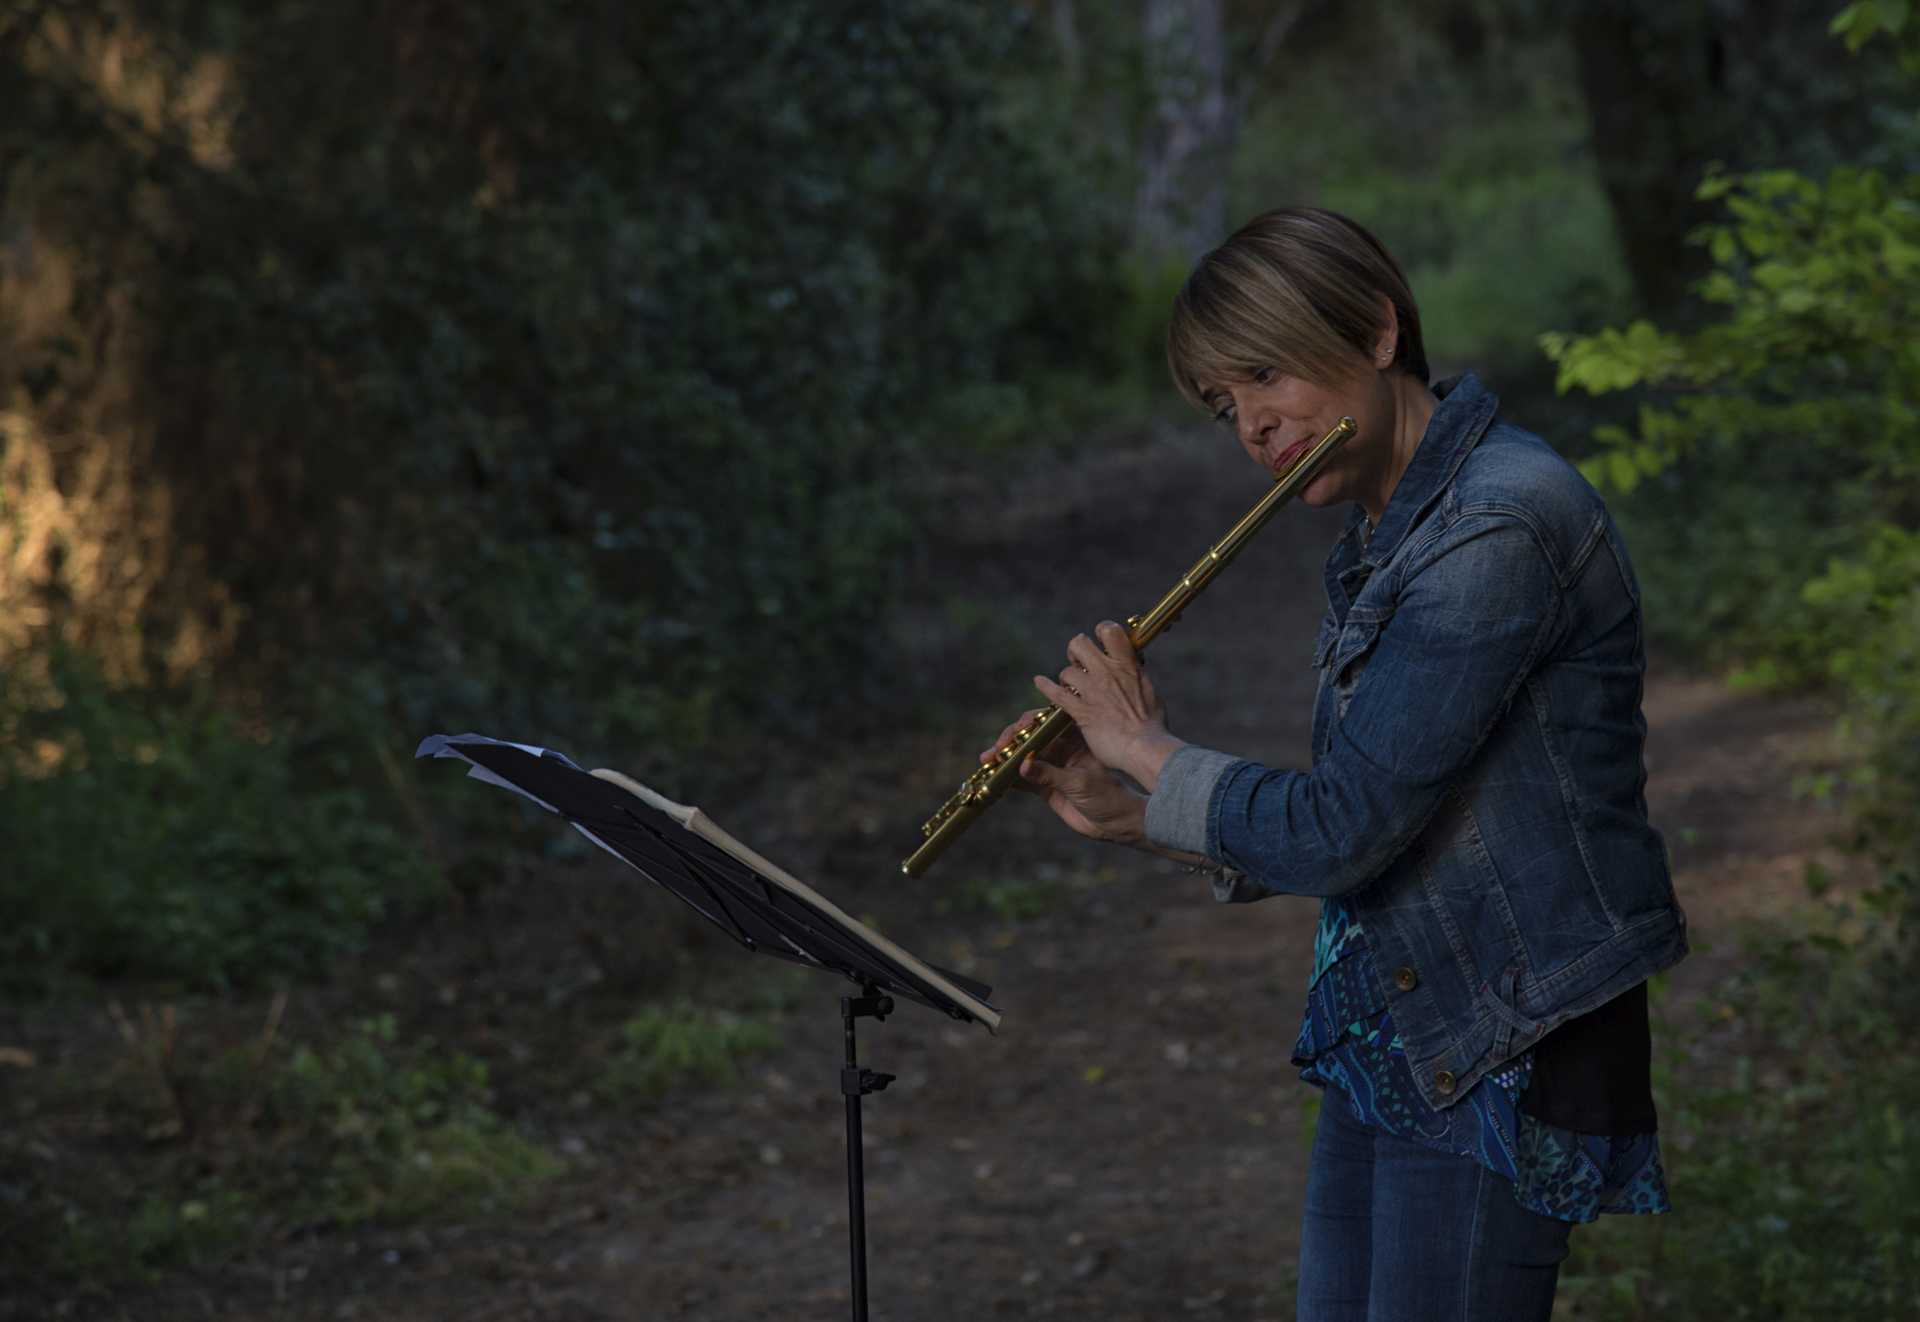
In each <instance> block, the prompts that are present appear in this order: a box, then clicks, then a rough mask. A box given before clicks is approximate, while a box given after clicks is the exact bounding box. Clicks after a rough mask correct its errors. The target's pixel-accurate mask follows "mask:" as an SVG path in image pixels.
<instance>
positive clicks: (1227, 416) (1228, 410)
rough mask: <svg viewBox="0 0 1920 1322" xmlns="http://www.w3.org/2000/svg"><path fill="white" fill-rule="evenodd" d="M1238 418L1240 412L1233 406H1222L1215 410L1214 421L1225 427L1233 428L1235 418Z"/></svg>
mask: <svg viewBox="0 0 1920 1322" xmlns="http://www.w3.org/2000/svg"><path fill="white" fill-rule="evenodd" d="M1237 416H1238V410H1236V409H1235V408H1234V406H1233V405H1231V404H1222V405H1221V406H1220V407H1219V408H1218V409H1216V410H1214V414H1213V420H1214V421H1215V422H1217V423H1219V424H1220V425H1221V426H1223V427H1231V426H1232V425H1233V420H1234V418H1235V417H1237Z"/></svg>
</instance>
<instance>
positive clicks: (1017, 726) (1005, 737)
mask: <svg viewBox="0 0 1920 1322" xmlns="http://www.w3.org/2000/svg"><path fill="white" fill-rule="evenodd" d="M1039 714H1040V709H1039V708H1038V707H1035V708H1032V709H1031V710H1029V711H1023V712H1021V713H1020V715H1019V716H1017V717H1015V718H1014V721H1013V724H1011V725H1009V726H1008V727H1007V728H1006V729H1004V730H1002V731H1001V732H1000V734H999V735H998V737H996V738H995V739H994V741H993V742H992V743H991V744H989V745H987V747H985V748H983V749H981V750H980V760H981V761H982V762H991V761H993V759H994V755H995V754H997V753H998V752H999V751H1000V750H1001V749H1003V748H1005V747H1006V746H1007V743H1008V741H1009V740H1011V739H1012V738H1013V736H1014V735H1016V734H1018V733H1019V732H1020V731H1021V729H1023V728H1024V727H1025V726H1026V725H1027V724H1028V723H1029V722H1030V721H1032V720H1033V718H1034V717H1036V716H1038V715H1039Z"/></svg>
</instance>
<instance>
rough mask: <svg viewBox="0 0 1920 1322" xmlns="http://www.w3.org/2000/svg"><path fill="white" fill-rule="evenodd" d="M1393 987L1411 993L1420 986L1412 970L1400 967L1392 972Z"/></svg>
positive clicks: (1418, 979) (1417, 977)
mask: <svg viewBox="0 0 1920 1322" xmlns="http://www.w3.org/2000/svg"><path fill="white" fill-rule="evenodd" d="M1393 985H1394V986H1396V987H1398V988H1399V989H1400V990H1401V991H1412V990H1413V989H1414V988H1415V987H1417V986H1419V985H1420V978H1419V976H1418V975H1417V974H1415V973H1414V971H1413V970H1412V969H1410V968H1406V967H1405V966H1402V967H1400V968H1397V969H1395V970H1394V971H1393Z"/></svg>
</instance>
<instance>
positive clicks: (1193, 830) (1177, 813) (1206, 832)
mask: <svg viewBox="0 0 1920 1322" xmlns="http://www.w3.org/2000/svg"><path fill="white" fill-rule="evenodd" d="M1243 760H1244V759H1242V758H1237V757H1232V756H1230V755H1228V754H1226V753H1216V752H1214V751H1213V750H1212V749H1211V748H1200V747H1198V746H1197V745H1194V744H1186V745H1184V746H1182V747H1180V748H1176V749H1174V750H1173V755H1172V756H1171V757H1169V758H1168V759H1167V760H1166V764H1165V765H1164V766H1162V767H1161V768H1160V779H1159V781H1158V783H1157V784H1156V785H1155V786H1154V790H1153V793H1152V794H1151V795H1150V796H1149V797H1148V799H1147V820H1146V832H1147V839H1149V840H1151V841H1153V843H1154V844H1156V845H1159V846H1161V847H1162V848H1163V849H1178V850H1182V851H1184V852H1186V853H1189V854H1205V855H1206V856H1207V857H1208V858H1214V859H1216V861H1217V854H1216V852H1215V850H1213V849H1209V848H1208V845H1209V844H1210V843H1212V842H1213V839H1214V838H1215V837H1214V833H1213V831H1212V825H1213V823H1212V820H1211V818H1212V811H1213V801H1214V792H1215V790H1216V789H1217V788H1218V787H1219V785H1220V782H1221V780H1222V779H1223V778H1225V776H1226V774H1227V771H1228V770H1229V769H1230V768H1232V767H1233V766H1234V765H1235V764H1236V763H1238V762H1241V761H1243Z"/></svg>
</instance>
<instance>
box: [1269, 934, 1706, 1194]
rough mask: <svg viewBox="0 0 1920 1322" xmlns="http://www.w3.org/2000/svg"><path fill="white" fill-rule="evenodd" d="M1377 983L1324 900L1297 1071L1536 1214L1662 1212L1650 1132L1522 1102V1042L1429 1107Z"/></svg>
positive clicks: (1367, 954) (1363, 953) (1529, 1065)
mask: <svg viewBox="0 0 1920 1322" xmlns="http://www.w3.org/2000/svg"><path fill="white" fill-rule="evenodd" d="M1378 987H1379V983H1378V981H1377V980H1376V978H1375V975H1374V967H1373V951H1372V949H1371V947H1369V946H1368V944H1367V941H1366V933H1365V932H1364V931H1363V930H1362V928H1361V925H1360V924H1359V923H1358V922H1355V921H1353V920H1352V918H1351V916H1350V915H1349V914H1348V913H1347V912H1346V910H1345V908H1344V906H1342V905H1341V904H1340V903H1339V902H1338V901H1337V900H1332V899H1329V900H1327V901H1325V902H1324V903H1323V904H1322V906H1321V910H1320V925H1319V928H1318V930H1317V931H1316V933H1315V935H1314V961H1313V976H1312V979H1311V980H1310V982H1309V985H1308V992H1307V1012H1306V1018H1305V1022H1303V1023H1302V1024H1301V1027H1300V1037H1299V1039H1298V1040H1297V1041H1296V1042H1295V1043H1294V1047H1293V1063H1294V1064H1295V1065H1298V1066H1300V1077H1301V1078H1302V1079H1304V1080H1306V1081H1307V1082H1308V1083H1311V1084H1315V1085H1316V1086H1320V1087H1325V1086H1328V1085H1332V1086H1335V1087H1338V1088H1340V1089H1341V1090H1342V1091H1343V1092H1344V1093H1345V1094H1346V1095H1347V1096H1348V1097H1349V1098H1350V1099H1351V1100H1352V1102H1353V1106H1354V1110H1355V1111H1356V1112H1357V1113H1358V1114H1359V1115H1360V1117H1361V1118H1362V1119H1363V1120H1365V1121H1366V1122H1367V1123H1368V1124H1370V1125H1373V1126H1374V1127H1375V1128H1377V1129H1380V1130H1382V1131H1383V1132H1385V1133H1388V1134H1392V1135H1394V1136H1396V1137H1399V1138H1404V1139H1407V1140H1409V1141H1411V1142H1414V1143H1418V1144H1420V1145H1421V1146H1423V1147H1428V1148H1434V1149H1437V1150H1439V1151H1442V1152H1451V1153H1455V1154H1457V1155H1459V1156H1464V1157H1469V1158H1471V1159H1473V1160H1474V1161H1477V1162H1479V1163H1480V1164H1481V1165H1482V1166H1485V1167H1486V1168H1487V1169H1488V1170H1490V1171H1492V1172H1494V1173H1495V1174H1496V1175H1500V1176H1502V1177H1504V1178H1506V1179H1509V1180H1511V1181H1513V1193H1514V1197H1515V1198H1516V1199H1518V1200H1519V1203H1520V1205H1521V1206H1522V1207H1525V1208H1527V1209H1529V1210H1530V1211H1534V1212H1538V1213H1540V1214H1541V1215H1543V1216H1551V1217H1557V1218H1559V1219H1560V1220H1562V1221H1574V1222H1585V1221H1592V1220H1594V1219H1595V1218H1597V1217H1598V1216H1600V1214H1602V1213H1604V1212H1624V1213H1633V1212H1665V1211H1669V1210H1671V1207H1670V1205H1669V1203H1668V1201H1667V1180H1666V1173H1665V1172H1664V1171H1663V1170H1662V1169H1661V1165H1660V1140H1659V1137H1658V1135H1656V1134H1653V1133H1645V1134H1608V1135H1596V1134H1580V1133H1575V1132H1573V1131H1572V1130H1569V1129H1564V1128H1561V1127H1559V1126H1557V1125H1553V1124H1549V1123H1548V1122H1546V1121H1544V1120H1542V1119H1540V1118H1538V1117H1537V1116H1533V1115H1529V1114H1527V1113H1526V1112H1525V1111H1523V1110H1522V1109H1521V1107H1520V1099H1521V1095H1522V1094H1523V1093H1525V1092H1526V1090H1527V1084H1528V1081H1529V1080H1530V1079H1531V1077H1532V1075H1533V1065H1534V1053H1533V1052H1532V1051H1527V1052H1525V1053H1523V1054H1521V1055H1520V1056H1518V1057H1516V1058H1515V1059H1513V1060H1511V1061H1509V1062H1508V1063H1507V1064H1506V1065H1505V1066H1504V1067H1503V1068H1501V1069H1499V1070H1496V1071H1494V1072H1492V1073H1489V1074H1488V1075H1486V1076H1485V1077H1484V1078H1482V1079H1481V1080H1480V1082H1479V1083H1477V1084H1475V1085H1474V1086H1473V1088H1472V1089H1470V1090H1469V1091H1468V1092H1467V1094H1466V1096H1464V1097H1462V1098H1461V1099H1460V1100H1459V1101H1457V1102H1455V1103H1454V1104H1453V1105H1452V1106H1450V1107H1447V1108H1446V1109H1445V1110H1439V1111H1436V1110H1434V1109H1433V1108H1432V1107H1430V1106H1428V1105H1427V1103H1426V1102H1425V1100H1423V1099H1422V1098H1421V1096H1420V1094H1419V1092H1418V1090H1416V1089H1415V1087H1414V1084H1413V1074H1412V1071H1411V1069H1410V1067H1409V1066H1408V1064H1407V1057H1406V1053H1405V1052H1404V1051H1403V1050H1402V1049H1401V1045H1400V1037H1399V1034H1398V1033H1396V1032H1395V1031H1394V1027H1393V1014H1392V1012H1391V1011H1390V1010H1389V1009H1388V1008H1387V1007H1386V1005H1385V1004H1384V1003H1382V1000H1381V997H1380V994H1379V991H1378Z"/></svg>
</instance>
